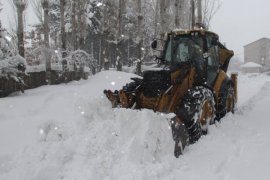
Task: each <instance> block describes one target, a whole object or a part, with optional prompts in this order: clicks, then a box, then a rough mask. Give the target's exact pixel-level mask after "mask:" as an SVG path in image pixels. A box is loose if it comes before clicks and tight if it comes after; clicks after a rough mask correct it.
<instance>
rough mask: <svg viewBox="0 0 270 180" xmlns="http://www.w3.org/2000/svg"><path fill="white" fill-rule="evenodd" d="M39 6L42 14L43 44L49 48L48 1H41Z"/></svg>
mask: <svg viewBox="0 0 270 180" xmlns="http://www.w3.org/2000/svg"><path fill="white" fill-rule="evenodd" d="M41 5H42V8H43V13H44V21H43V32H44V42H45V46H46V47H49V43H50V42H49V31H50V29H49V0H42V1H41Z"/></svg>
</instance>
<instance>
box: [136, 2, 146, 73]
mask: <svg viewBox="0 0 270 180" xmlns="http://www.w3.org/2000/svg"><path fill="white" fill-rule="evenodd" d="M137 6H138V7H137V8H138V12H137V13H138V15H137V17H138V27H137V28H138V30H137V33H138V34H137V36H138V39H139V44H138V53H139V54H138V62H137V67H136V73H137V74H138V75H141V74H142V68H141V66H142V61H143V51H144V49H143V15H142V1H141V0H137Z"/></svg>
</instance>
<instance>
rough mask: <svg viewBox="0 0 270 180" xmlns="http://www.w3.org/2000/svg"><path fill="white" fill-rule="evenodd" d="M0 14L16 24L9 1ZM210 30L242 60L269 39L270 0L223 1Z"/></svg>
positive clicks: (11, 24)
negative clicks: (246, 47) (251, 46)
mask: <svg viewBox="0 0 270 180" xmlns="http://www.w3.org/2000/svg"><path fill="white" fill-rule="evenodd" d="M2 2H3V3H4V9H3V11H2V12H1V14H0V19H1V20H2V23H3V26H4V27H6V28H7V29H11V27H15V21H14V15H13V13H12V11H13V10H12V8H11V7H10V5H9V3H8V0H2ZM29 9H30V11H29V10H28V11H27V14H26V18H27V20H28V24H29V23H30V24H33V23H36V22H37V18H36V17H35V16H34V15H33V12H32V10H31V8H29ZM211 30H212V31H215V32H216V33H218V34H219V36H220V41H221V42H225V43H226V46H227V47H228V48H229V49H232V50H234V51H235V55H236V56H237V57H239V58H240V59H241V60H242V61H243V57H244V55H243V52H244V50H243V46H244V45H246V44H249V43H251V42H253V41H256V40H258V39H260V38H262V37H267V38H270V0H256V1H254V0H223V3H222V6H221V8H220V10H219V11H218V12H217V14H216V15H215V16H214V18H213V20H212V22H211Z"/></svg>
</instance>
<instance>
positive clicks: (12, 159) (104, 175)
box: [0, 72, 270, 180]
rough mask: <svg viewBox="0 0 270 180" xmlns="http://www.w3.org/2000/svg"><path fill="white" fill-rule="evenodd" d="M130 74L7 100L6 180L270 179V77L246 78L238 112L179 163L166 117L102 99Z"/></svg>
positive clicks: (1, 116)
mask: <svg viewBox="0 0 270 180" xmlns="http://www.w3.org/2000/svg"><path fill="white" fill-rule="evenodd" d="M130 76H132V75H131V74H126V73H119V72H102V73H99V74H97V75H96V76H94V77H91V78H90V79H89V80H88V81H80V82H72V83H70V84H68V85H58V86H44V87H41V88H38V89H34V90H28V91H26V93H25V94H20V95H19V96H17V95H15V96H12V97H7V98H3V99H0V179H1V180H61V179H64V180H88V179H112V180H114V179H117V180H119V179H123V180H124V179H125V180H126V179H136V180H138V179H150V178H151V179H187V180H189V179H190V180H191V179H192V180H201V179H205V180H217V179H219V180H249V179H250V180H251V179H252V180H253V179H260V180H268V179H269V177H270V171H269V167H270V156H269V155H268V152H270V131H269V126H270V121H269V115H268V112H269V104H270V79H269V76H267V75H257V76H256V75H253V76H247V75H240V76H239V102H238V111H237V112H236V113H235V114H234V115H232V114H228V115H227V116H226V117H225V118H224V119H223V120H222V122H221V123H217V124H216V125H213V126H211V127H210V130H209V134H208V135H207V136H204V137H202V138H201V139H200V141H199V142H198V143H196V144H194V145H191V146H189V147H188V148H187V149H186V150H185V154H184V155H183V156H181V157H180V158H178V159H175V158H174V156H173V146H174V143H173V141H172V139H171V131H170V129H169V126H168V123H167V120H166V118H165V117H164V116H163V115H162V114H155V113H153V112H152V111H150V110H142V111H132V110H124V109H115V110H113V109H111V108H110V104H109V102H108V101H107V100H106V98H104V97H103V95H102V92H103V89H118V88H120V87H121V86H122V85H123V84H124V83H125V82H127V81H128V80H129V77H130Z"/></svg>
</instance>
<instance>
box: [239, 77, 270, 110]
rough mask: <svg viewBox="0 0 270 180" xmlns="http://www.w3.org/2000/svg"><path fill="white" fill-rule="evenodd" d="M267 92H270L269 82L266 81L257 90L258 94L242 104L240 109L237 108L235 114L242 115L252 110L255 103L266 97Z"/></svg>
mask: <svg viewBox="0 0 270 180" xmlns="http://www.w3.org/2000/svg"><path fill="white" fill-rule="evenodd" d="M269 91H270V81H266V82H265V83H264V84H263V86H262V87H261V89H260V90H259V92H257V93H256V94H255V95H253V96H252V97H251V98H250V99H249V100H248V101H247V102H246V103H244V104H243V105H241V106H240V107H237V110H236V112H235V114H236V115H244V114H245V112H247V111H250V110H252V109H254V106H256V102H258V101H260V100H262V99H263V98H264V97H265V96H266V95H268V94H269Z"/></svg>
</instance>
